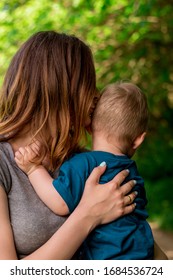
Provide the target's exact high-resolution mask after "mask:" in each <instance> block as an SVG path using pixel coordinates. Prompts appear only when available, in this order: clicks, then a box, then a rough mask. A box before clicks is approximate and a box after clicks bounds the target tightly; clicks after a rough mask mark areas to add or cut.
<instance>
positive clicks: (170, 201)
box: [0, 0, 173, 230]
mask: <svg viewBox="0 0 173 280" xmlns="http://www.w3.org/2000/svg"><path fill="white" fill-rule="evenodd" d="M51 29H53V30H56V31H58V32H65V33H70V34H75V35H76V36H78V37H79V38H81V39H83V40H84V41H85V42H86V43H88V44H89V45H90V47H91V49H92V51H93V55H94V60H95V66H96V72H97V85H98V88H99V89H101V88H103V87H104V86H105V85H106V84H108V83H111V82H115V81H117V80H124V79H125V80H131V81H132V82H134V83H136V84H137V85H138V86H139V87H141V88H142V89H143V91H144V92H145V93H146V95H147V97H148V103H149V108H150V123H149V130H148V136H147V139H146V140H145V142H144V144H143V145H142V146H141V148H140V149H139V150H138V152H137V154H136V155H135V159H136V161H137V164H138V167H139V170H140V173H141V175H142V176H143V177H144V179H145V182H146V183H145V185H146V189H147V196H148V200H149V204H148V211H149V214H150V221H154V222H156V223H157V225H159V226H160V227H162V228H163V229H167V230H173V214H172V213H173V124H172V123H173V5H172V0H140V1H139V0H116V1H115V0H97V1H95V0H87V1H86V0H73V1H70V0H63V1H53V0H49V1H47V0H39V1H37V0H20V1H16V0H9V1H8V0H7V1H5V0H1V1H0V83H1V84H2V80H3V75H4V73H5V71H6V69H7V67H8V64H9V61H10V60H11V58H12V56H13V54H14V53H15V52H16V50H17V49H18V47H19V46H20V45H21V43H22V42H23V41H25V40H26V39H27V38H28V37H29V36H30V35H31V34H33V33H34V32H36V31H40V30H51Z"/></svg>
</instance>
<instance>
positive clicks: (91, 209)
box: [79, 164, 137, 228]
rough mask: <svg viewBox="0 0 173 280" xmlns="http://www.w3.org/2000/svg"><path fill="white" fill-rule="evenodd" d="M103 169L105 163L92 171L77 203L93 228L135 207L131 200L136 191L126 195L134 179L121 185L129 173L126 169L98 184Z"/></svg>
mask: <svg viewBox="0 0 173 280" xmlns="http://www.w3.org/2000/svg"><path fill="white" fill-rule="evenodd" d="M105 170H106V164H103V165H102V166H98V167H96V168H95V169H94V170H93V171H92V173H91V174H90V176H89V178H88V180H87V181H86V184H85V189H84V193H83V196H82V199H81V201H80V203H79V207H83V211H86V212H87V213H88V215H90V216H91V217H92V220H93V228H94V227H95V226H97V225H99V224H105V223H108V222H111V221H113V220H116V219H118V218H119V217H121V216H123V215H126V214H129V213H131V212H132V211H133V210H134V209H135V203H133V201H134V199H135V197H136V195H137V193H136V192H132V193H131V194H130V195H127V194H128V193H129V192H130V191H131V190H132V188H133V187H134V185H135V181H133V180H131V181H129V182H128V183H126V184H124V185H123V186H121V184H122V183H123V181H124V180H125V178H126V177H127V175H128V174H129V172H128V170H123V171H121V172H120V173H119V174H117V175H116V176H115V177H114V178H113V179H112V180H111V181H110V182H108V183H106V184H101V185H100V184H99V179H100V177H101V175H102V174H103V173H104V171H105Z"/></svg>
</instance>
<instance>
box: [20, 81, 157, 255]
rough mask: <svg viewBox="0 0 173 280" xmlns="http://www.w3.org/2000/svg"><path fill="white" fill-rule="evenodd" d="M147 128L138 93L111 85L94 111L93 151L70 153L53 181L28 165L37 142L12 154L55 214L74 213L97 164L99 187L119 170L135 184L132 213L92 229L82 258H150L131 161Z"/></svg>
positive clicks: (141, 194) (142, 198)
mask: <svg viewBox="0 0 173 280" xmlns="http://www.w3.org/2000/svg"><path fill="white" fill-rule="evenodd" d="M147 123H148V109H147V101H146V97H145V95H144V94H143V93H142V92H141V90H140V89H139V88H138V87H137V86H136V85H134V84H132V83H126V82H122V83H116V84H111V85H108V86H107V87H106V88H105V89H104V90H103V92H102V95H101V98H100V100H99V101H98V104H97V107H96V109H95V112H94V117H93V122H92V141H93V147H92V151H90V152H84V153H80V154H74V155H73V156H72V157H71V158H70V159H69V160H67V161H66V162H65V163H63V164H62V166H61V167H60V169H59V176H58V177H57V178H55V179H52V177H51V176H50V175H49V173H48V172H47V170H46V169H45V168H44V167H43V165H37V164H35V163H33V159H34V158H35V157H39V153H40V152H41V148H40V144H39V143H36V144H33V145H32V146H30V147H26V148H25V149H23V148H21V149H19V151H18V152H17V153H16V155H15V159H16V162H17V164H18V166H19V167H20V168H21V169H22V170H23V171H24V172H25V173H26V174H27V175H28V177H29V179H30V181H31V184H32V185H33V187H34V189H35V191H36V192H37V194H38V195H39V196H40V198H41V199H42V200H43V202H44V203H45V204H46V205H47V206H48V207H49V208H50V209H51V210H52V211H53V212H55V213H56V214H59V215H67V214H69V213H71V212H72V211H73V210H74V209H75V207H76V206H77V204H78V202H79V201H80V198H81V196H82V193H83V190H84V184H85V181H86V180H87V178H88V176H89V174H90V173H91V171H92V170H93V168H94V167H95V166H98V165H99V164H100V162H103V161H105V164H106V166H107V169H106V172H105V173H104V175H103V176H102V177H101V181H100V183H106V182H108V181H110V180H111V179H112V178H113V177H114V176H115V174H117V173H118V172H120V171H121V170H123V169H128V170H129V171H130V172H129V176H128V177H127V179H126V180H131V179H133V180H135V181H136V185H135V187H134V189H135V190H136V192H137V193H138V195H137V198H136V199H135V202H136V208H135V210H134V212H133V213H132V214H128V215H126V216H123V217H121V218H119V219H118V220H116V221H114V222H111V223H109V224H107V225H102V226H99V227H97V228H96V229H95V230H94V231H93V232H92V233H91V234H90V235H89V237H88V238H87V239H86V241H85V242H84V244H83V248H82V258H83V259H94V260H106V259H120V260H123V259H127V260H132V259H138V260H141V259H153V251H154V248H153V247H154V245H153V244H154V240H153V236H152V231H151V229H150V226H149V224H148V222H147V221H146V218H147V217H148V214H147V211H146V209H145V207H146V204H147V199H146V194H145V189H144V182H143V179H142V178H141V177H140V176H139V174H138V171H137V167H136V164H135V162H134V161H133V160H131V159H130V158H131V157H132V156H133V154H134V153H135V150H136V149H137V148H138V147H139V146H140V144H141V143H142V142H143V140H144V138H145V135H146V129H147ZM130 203H131V199H130V196H129V204H130ZM72 238H73V237H72Z"/></svg>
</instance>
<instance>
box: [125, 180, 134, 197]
mask: <svg viewBox="0 0 173 280" xmlns="http://www.w3.org/2000/svg"><path fill="white" fill-rule="evenodd" d="M135 185H136V181H135V180H130V181H129V182H127V183H125V184H124V185H122V186H121V192H122V194H123V195H126V194H128V193H130V192H131V190H132V189H133V187H134V186H135Z"/></svg>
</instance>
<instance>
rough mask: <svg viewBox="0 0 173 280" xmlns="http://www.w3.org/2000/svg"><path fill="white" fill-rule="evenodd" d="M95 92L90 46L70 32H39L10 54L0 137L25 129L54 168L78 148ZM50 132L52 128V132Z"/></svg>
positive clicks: (1, 99)
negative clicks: (36, 141)
mask: <svg viewBox="0 0 173 280" xmlns="http://www.w3.org/2000/svg"><path fill="white" fill-rule="evenodd" d="M95 93H96V76H95V68H94V63H93V56H92V53H91V50H90V48H89V47H88V46H87V45H86V44H85V43H84V42H82V41H81V40H80V39H78V38H76V37H75V36H72V35H67V34H61V33H57V32H55V31H41V32H38V33H36V34H34V35H33V36H31V37H30V38H29V39H28V40H27V41H26V42H25V43H24V44H23V45H22V46H21V47H20V49H19V50H18V52H17V53H16V54H15V56H14V57H13V59H12V61H11V63H10V66H9V68H8V70H7V73H6V76H5V79H4V83H3V86H2V91H1V95H0V140H1V141H8V140H10V139H12V138H15V137H18V136H19V135H20V134H21V133H22V131H24V128H26V127H29V131H30V133H31V134H32V137H33V139H37V140H40V141H41V142H42V143H43V148H44V149H43V150H44V152H43V153H42V156H41V159H43V158H44V157H45V155H46V153H49V155H50V159H51V160H50V162H51V169H52V170H55V169H56V168H58V167H59V166H60V165H61V164H62V162H63V161H64V160H65V159H67V158H68V157H69V156H70V155H71V154H72V153H73V152H75V151H78V150H79V148H80V141H81V139H82V137H83V135H84V134H85V128H84V123H85V120H86V118H87V116H88V112H89V109H90V106H91V104H92V101H93V98H94V96H95ZM52 130H53V131H54V132H55V133H54V136H51V135H52Z"/></svg>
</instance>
